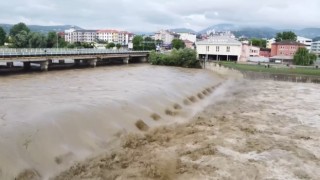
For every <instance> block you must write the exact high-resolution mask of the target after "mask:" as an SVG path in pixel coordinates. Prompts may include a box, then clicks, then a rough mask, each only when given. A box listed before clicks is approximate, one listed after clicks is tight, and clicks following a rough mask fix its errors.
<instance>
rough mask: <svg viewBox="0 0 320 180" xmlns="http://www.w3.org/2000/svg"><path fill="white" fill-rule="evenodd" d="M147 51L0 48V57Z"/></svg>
mask: <svg viewBox="0 0 320 180" xmlns="http://www.w3.org/2000/svg"><path fill="white" fill-rule="evenodd" d="M148 52H149V51H132V50H123V49H119V50H111V49H65V48H21V49H18V48H0V57H1V56H2V57H6V56H15V55H17V56H45V55H82V54H92V55H96V54H135V53H148Z"/></svg>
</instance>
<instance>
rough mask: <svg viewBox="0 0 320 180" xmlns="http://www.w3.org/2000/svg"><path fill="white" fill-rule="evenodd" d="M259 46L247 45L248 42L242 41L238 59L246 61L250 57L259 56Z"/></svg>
mask: <svg viewBox="0 0 320 180" xmlns="http://www.w3.org/2000/svg"><path fill="white" fill-rule="evenodd" d="M259 54H260V48H259V47H257V46H252V45H249V44H248V42H244V43H242V48H241V56H240V59H239V61H243V62H246V61H248V60H249V58H250V57H259Z"/></svg>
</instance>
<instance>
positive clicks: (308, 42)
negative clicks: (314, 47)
mask: <svg viewBox="0 0 320 180" xmlns="http://www.w3.org/2000/svg"><path fill="white" fill-rule="evenodd" d="M297 42H299V43H302V44H304V45H306V46H305V48H307V49H308V50H309V51H310V50H311V44H312V39H309V38H305V37H301V36H298V37H297Z"/></svg>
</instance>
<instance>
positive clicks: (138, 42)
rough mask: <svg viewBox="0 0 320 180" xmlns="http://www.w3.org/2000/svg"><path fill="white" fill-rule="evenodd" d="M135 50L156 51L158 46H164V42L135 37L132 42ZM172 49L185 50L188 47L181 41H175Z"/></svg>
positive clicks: (172, 43)
mask: <svg viewBox="0 0 320 180" xmlns="http://www.w3.org/2000/svg"><path fill="white" fill-rule="evenodd" d="M132 43H133V50H156V48H157V46H162V45H163V41H161V40H154V39H152V38H151V37H143V36H135V37H134V38H133V40H132ZM171 47H172V48H174V49H183V48H185V47H186V45H185V43H184V42H183V41H182V40H181V39H173V40H172V42H171Z"/></svg>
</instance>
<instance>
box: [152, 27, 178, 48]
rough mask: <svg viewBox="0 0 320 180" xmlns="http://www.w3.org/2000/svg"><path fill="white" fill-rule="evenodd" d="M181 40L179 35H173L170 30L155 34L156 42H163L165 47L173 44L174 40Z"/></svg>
mask: <svg viewBox="0 0 320 180" xmlns="http://www.w3.org/2000/svg"><path fill="white" fill-rule="evenodd" d="M175 38H179V34H176V33H173V32H171V31H169V30H160V31H158V32H156V33H155V34H154V39H155V40H161V41H162V42H163V44H164V45H169V44H171V42H172V40H173V39H175Z"/></svg>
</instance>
